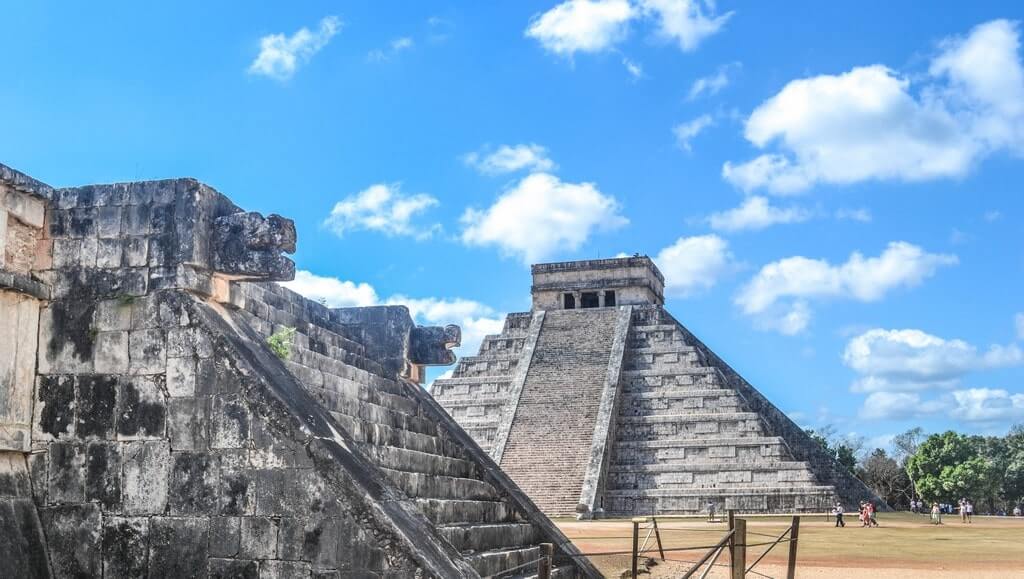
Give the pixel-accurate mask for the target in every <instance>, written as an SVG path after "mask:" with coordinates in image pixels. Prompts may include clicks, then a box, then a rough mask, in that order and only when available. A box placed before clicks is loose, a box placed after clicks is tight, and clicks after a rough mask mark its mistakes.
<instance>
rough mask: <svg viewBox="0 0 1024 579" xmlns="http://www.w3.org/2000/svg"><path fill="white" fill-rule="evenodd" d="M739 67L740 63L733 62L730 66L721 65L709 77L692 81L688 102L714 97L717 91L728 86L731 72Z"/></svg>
mask: <svg viewBox="0 0 1024 579" xmlns="http://www.w3.org/2000/svg"><path fill="white" fill-rule="evenodd" d="M739 67H740V63H738V62H734V63H731V64H723V65H722V66H720V67H718V70H716V71H715V73H714V74H712V75H710V76H705V77H701V78H698V79H697V80H695V81H693V84H692V85H690V93H689V95H688V98H689V99H690V100H695V99H698V98H700V97H702V96H714V95H716V94H718V92H719V91H721V90H722V89H724V88H725V87H727V86H729V82H730V80H731V79H730V75H731V74H732V72H733V71H734V70H736V69H738V68H739Z"/></svg>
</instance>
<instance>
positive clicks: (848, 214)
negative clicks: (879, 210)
mask: <svg viewBox="0 0 1024 579" xmlns="http://www.w3.org/2000/svg"><path fill="white" fill-rule="evenodd" d="M836 219H839V220H849V221H859V222H861V223H870V222H871V219H872V217H871V210H870V209H867V208H866V207H859V208H857V209H848V208H843V209H837V210H836Z"/></svg>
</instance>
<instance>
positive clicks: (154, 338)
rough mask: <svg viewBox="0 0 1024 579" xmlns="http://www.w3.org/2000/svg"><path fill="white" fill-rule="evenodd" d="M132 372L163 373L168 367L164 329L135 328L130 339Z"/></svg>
mask: <svg viewBox="0 0 1024 579" xmlns="http://www.w3.org/2000/svg"><path fill="white" fill-rule="evenodd" d="M128 344H129V355H130V356H131V362H130V370H131V373H132V374H161V373H163V372H165V371H166V369H167V358H166V356H167V351H166V348H165V343H164V332H163V330H135V331H133V332H131V336H130V337H129V339H128Z"/></svg>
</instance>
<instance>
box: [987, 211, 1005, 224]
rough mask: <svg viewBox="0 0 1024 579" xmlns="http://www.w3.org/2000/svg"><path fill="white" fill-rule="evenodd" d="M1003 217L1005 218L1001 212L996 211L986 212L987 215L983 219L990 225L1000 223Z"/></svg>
mask: <svg viewBox="0 0 1024 579" xmlns="http://www.w3.org/2000/svg"><path fill="white" fill-rule="evenodd" d="M1002 216H1003V214H1002V212H1001V211H996V210H995V209H992V210H989V211H986V212H985V215H983V217H984V218H985V221H988V222H989V223H992V222H995V221H999V219H1000V218H1002Z"/></svg>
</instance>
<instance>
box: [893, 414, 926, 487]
mask: <svg viewBox="0 0 1024 579" xmlns="http://www.w3.org/2000/svg"><path fill="white" fill-rule="evenodd" d="M922 439H924V429H923V428H921V427H920V426H915V427H914V428H911V429H910V430H908V431H906V432H904V433H903V434H897V435H896V436H895V437H893V439H892V446H893V448H894V449H895V451H896V452H895V455H896V456H895V458H896V461H897V462H899V463H900V465H901V466H902V467H903V470H904V471H905V472H906V473H907V478H909V479H910V486H911V491H912V493H913V494H918V490H917V484H916V483H915V481H914V475H913V474H911V472H910V468H908V466H909V465H908V463H909V461H910V457H912V456H914V455H915V454H917V447H918V446H920V444H921V440H922ZM911 498H913V496H912V497H911Z"/></svg>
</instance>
